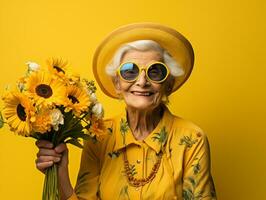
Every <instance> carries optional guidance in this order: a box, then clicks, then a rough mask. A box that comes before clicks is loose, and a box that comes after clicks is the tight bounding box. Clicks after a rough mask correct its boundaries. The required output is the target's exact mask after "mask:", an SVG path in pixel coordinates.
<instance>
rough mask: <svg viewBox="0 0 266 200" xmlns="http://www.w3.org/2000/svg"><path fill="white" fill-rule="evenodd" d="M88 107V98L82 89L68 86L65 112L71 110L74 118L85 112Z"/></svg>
mask: <svg viewBox="0 0 266 200" xmlns="http://www.w3.org/2000/svg"><path fill="white" fill-rule="evenodd" d="M89 105H90V97H89V94H88V92H87V91H86V89H85V88H84V87H78V86H76V85H70V86H68V87H67V103H66V112H68V111H70V110H72V111H73V113H74V114H75V115H76V116H79V115H80V114H81V113H82V112H86V111H87V110H88V107H89Z"/></svg>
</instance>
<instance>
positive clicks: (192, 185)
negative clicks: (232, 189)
mask: <svg viewBox="0 0 266 200" xmlns="http://www.w3.org/2000/svg"><path fill="white" fill-rule="evenodd" d="M210 166H211V164H210V149H209V143H208V139H207V136H206V135H205V134H203V133H202V132H195V133H194V134H191V136H190V143H188V145H186V150H185V156H184V166H183V169H184V172H183V189H182V195H183V200H190V199H200V200H216V193H215V188H214V183H213V180H212V176H211V167H210Z"/></svg>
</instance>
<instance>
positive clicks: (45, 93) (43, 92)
mask: <svg viewBox="0 0 266 200" xmlns="http://www.w3.org/2000/svg"><path fill="white" fill-rule="evenodd" d="M35 91H36V93H37V95H39V96H40V97H43V98H46V99H47V98H49V97H51V96H52V95H53V90H52V88H51V87H50V86H49V85H45V84H40V85H38V86H37V87H36V89H35Z"/></svg>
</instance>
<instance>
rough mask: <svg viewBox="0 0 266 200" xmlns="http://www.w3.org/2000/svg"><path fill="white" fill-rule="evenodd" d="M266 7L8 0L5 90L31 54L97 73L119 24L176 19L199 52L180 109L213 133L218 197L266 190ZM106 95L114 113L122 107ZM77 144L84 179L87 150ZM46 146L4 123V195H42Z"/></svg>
mask: <svg viewBox="0 0 266 200" xmlns="http://www.w3.org/2000/svg"><path fill="white" fill-rule="evenodd" d="M265 13H266V9H265V1H264V0H255V1H250V0H249V1H248V0H241V1H240V0H235V1H232V0H219V1H214V0H201V1H191V0H164V1H163V0H161V1H155V0H132V1H126V0H113V1H103V0H97V1H89V0H76V1H67V0H64V1H62V0H56V1H50V0H46V1H40V0H39V1H38V0H37V1H36V0H24V1H20V0H0V69H1V70H0V88H1V90H0V91H4V88H5V86H6V85H7V84H13V85H15V82H16V80H17V79H18V78H19V77H20V76H21V75H23V73H24V71H25V70H26V66H25V63H26V62H27V61H29V60H30V61H36V62H39V63H40V64H44V63H45V60H46V59H47V58H48V57H53V56H57V57H62V58H65V59H67V60H68V61H69V63H70V66H71V67H72V68H73V69H74V70H75V71H76V72H78V73H81V74H82V76H84V77H88V78H90V79H93V75H92V70H91V61H92V55H93V52H94V50H95V48H96V47H97V45H98V44H99V43H100V42H101V40H102V39H103V38H104V37H105V36H106V34H108V33H109V32H110V31H112V30H113V29H115V28H117V27H119V26H121V25H124V24H127V23H132V22H142V21H150V22H159V23H163V24H165V25H168V26H171V27H173V28H175V29H177V30H179V31H180V32H181V33H182V34H184V35H185V36H186V37H187V38H188V39H189V40H190V41H191V43H192V45H193V47H194V50H195V56H196V60H195V68H194V71H193V73H192V75H191V77H190V78H189V80H188V82H187V83H186V84H185V85H184V86H183V87H182V88H181V89H180V90H178V91H177V92H176V93H175V94H174V95H172V96H171V98H170V101H171V104H170V109H171V110H172V111H173V112H174V113H175V114H176V115H179V116H182V117H183V118H186V119H190V120H192V121H194V122H195V123H196V124H198V125H200V127H201V128H202V129H203V130H204V131H205V132H206V133H207V134H208V137H209V141H210V144H211V152H212V173H213V177H214V180H215V185H216V190H217V195H218V198H219V199H220V200H253V199H266V192H265V188H266V183H265V182H266V172H265V171H266V156H265V150H266V147H265V142H266V126H265V123H266V121H265V119H266V117H265V115H266V106H265V103H266V91H265V86H266V78H265V76H266V75H265V74H266V66H265V57H266V56H265V54H266V47H265V45H266V42H265V35H266V31H265V19H266V14H265ZM98 97H99V99H100V101H101V102H102V103H103V104H104V108H105V111H106V116H107V117H108V116H112V115H113V114H115V113H116V112H117V111H119V110H121V109H122V106H121V102H119V101H114V100H111V99H110V98H107V97H106V96H104V95H103V93H102V92H101V91H99V90H98ZM70 151H71V154H70V173H71V180H72V183H73V184H75V179H76V175H77V171H78V168H79V157H80V152H81V151H80V150H78V149H76V148H72V147H71V148H70ZM36 152H37V149H36V147H35V145H34V141H33V140H32V139H26V138H23V137H19V136H15V135H14V134H13V133H11V132H10V131H9V130H8V128H7V127H6V128H5V129H2V130H0V199H12V200H13V199H25V200H26V199H27V200H36V199H41V193H42V183H43V178H44V177H43V175H42V174H41V173H39V172H38V171H37V170H36V169H35V164H34V160H35V155H36ZM110 187H112V186H110ZM110 198H111V197H110Z"/></svg>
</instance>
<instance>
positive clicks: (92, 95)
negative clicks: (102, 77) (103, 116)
mask: <svg viewBox="0 0 266 200" xmlns="http://www.w3.org/2000/svg"><path fill="white" fill-rule="evenodd" d="M89 95H90V101H91V102H92V103H96V101H97V97H96V94H95V93H91V94H89Z"/></svg>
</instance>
